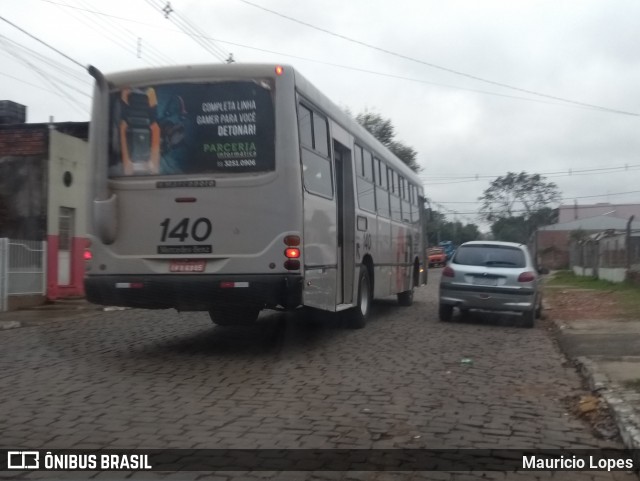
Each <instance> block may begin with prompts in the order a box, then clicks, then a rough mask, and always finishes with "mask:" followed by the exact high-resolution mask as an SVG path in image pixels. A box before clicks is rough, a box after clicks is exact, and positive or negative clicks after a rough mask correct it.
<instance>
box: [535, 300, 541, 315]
mask: <svg viewBox="0 0 640 481" xmlns="http://www.w3.org/2000/svg"><path fill="white" fill-rule="evenodd" d="M536 319H542V300H540V301H539V302H538V306H537V307H536Z"/></svg>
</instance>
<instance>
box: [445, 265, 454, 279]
mask: <svg viewBox="0 0 640 481" xmlns="http://www.w3.org/2000/svg"><path fill="white" fill-rule="evenodd" d="M455 275H456V273H455V272H454V270H453V269H452V268H451V267H449V266H446V267H445V268H444V269H442V276H443V277H454V276H455Z"/></svg>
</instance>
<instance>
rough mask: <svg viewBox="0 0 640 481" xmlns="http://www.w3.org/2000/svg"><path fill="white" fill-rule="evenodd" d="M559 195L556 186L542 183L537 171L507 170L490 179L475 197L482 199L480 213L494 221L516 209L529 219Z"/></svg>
mask: <svg viewBox="0 0 640 481" xmlns="http://www.w3.org/2000/svg"><path fill="white" fill-rule="evenodd" d="M559 198H560V192H559V191H558V186H557V185H556V184H554V183H553V182H545V181H544V177H542V176H541V175H540V174H527V173H526V172H520V173H519V174H516V173H514V172H508V173H507V175H505V176H500V177H498V178H497V179H496V180H494V181H492V182H491V185H490V186H489V188H487V189H485V191H484V193H483V195H482V197H479V198H478V200H480V201H482V207H481V208H480V213H481V215H482V216H483V217H484V218H485V219H486V220H487V221H489V222H495V221H497V220H499V219H504V218H509V217H514V214H515V213H516V212H523V216H524V217H525V219H529V218H530V217H531V216H532V215H533V214H534V213H536V212H538V211H540V210H542V209H543V208H544V207H548V205H549V204H551V203H553V202H557V201H558V200H559Z"/></svg>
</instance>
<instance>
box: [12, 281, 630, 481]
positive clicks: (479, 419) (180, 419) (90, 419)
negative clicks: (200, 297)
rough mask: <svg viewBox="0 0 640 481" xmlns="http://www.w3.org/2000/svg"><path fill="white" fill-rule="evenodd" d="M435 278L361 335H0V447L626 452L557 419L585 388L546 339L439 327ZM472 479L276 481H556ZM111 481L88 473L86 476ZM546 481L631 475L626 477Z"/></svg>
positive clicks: (483, 325)
mask: <svg viewBox="0 0 640 481" xmlns="http://www.w3.org/2000/svg"><path fill="white" fill-rule="evenodd" d="M437 277H438V272H437V271H432V273H431V278H430V286H429V287H427V288H423V289H421V290H420V291H419V292H418V293H417V294H416V296H415V297H416V299H415V303H414V305H413V306H412V307H408V308H402V307H398V306H397V304H396V302H395V299H388V300H382V301H380V302H377V303H376V304H375V307H374V313H373V316H372V319H371V321H370V323H369V325H368V326H367V327H366V328H365V329H362V330H348V329H345V328H343V327H341V326H340V324H339V323H338V322H328V323H310V322H307V321H306V319H305V317H304V316H303V315H299V314H295V315H292V314H289V315H284V314H279V313H271V314H267V315H263V316H262V317H261V318H260V321H259V323H258V324H257V325H256V326H253V327H237V328H233V327H224V328H223V327H214V326H213V325H212V324H211V322H210V321H209V319H208V317H207V315H205V314H201V313H176V312H174V311H157V312H154V311H143V310H126V311H115V312H105V313H103V314H100V315H98V316H95V315H92V316H89V317H87V318H86V319H80V320H70V321H55V322H52V323H51V324H50V325H42V326H34V327H24V328H19V329H12V330H7V331H0V385H1V386H2V389H0V412H1V413H3V415H2V416H0V432H1V433H2V436H1V438H0V443H1V445H2V446H4V447H7V448H9V447H12V448H15V447H17V446H20V447H24V448H28V447H41V448H46V449H54V448H74V447H75V448H274V447H275V448H347V449H350V448H422V447H430V448H434V447H437V448H572V449H578V448H597V447H603V446H607V447H621V445H619V444H617V443H615V442H611V441H602V440H598V439H596V438H595V437H594V436H593V435H592V433H591V430H590V428H589V427H588V426H587V425H585V424H584V423H583V422H582V421H580V420H578V419H575V418H573V417H572V416H571V415H569V414H568V413H567V409H566V403H565V400H566V399H567V398H569V397H571V396H575V395H577V394H580V393H581V392H582V391H581V390H580V380H579V378H578V376H577V374H576V373H575V371H574V369H573V368H571V367H570V366H568V365H566V363H565V359H564V358H563V357H562V355H561V354H560V353H559V351H558V350H557V347H556V346H555V344H554V342H553V340H552V339H551V338H550V337H549V333H548V331H547V330H546V329H544V328H543V327H542V326H537V327H536V328H534V329H523V328H518V327H513V326H511V325H509V322H508V319H507V322H504V319H505V318H500V319H499V320H498V321H497V322H486V321H489V320H490V319H487V318H479V317H472V318H471V319H470V320H468V321H465V322H453V323H446V324H445V323H440V322H438V320H437V303H436V295H437ZM463 358H468V359H471V360H472V364H464V363H461V360H462V359H463ZM73 474H76V475H78V474H82V473H73ZM83 474H85V477H86V476H87V474H89V473H83ZM154 475H155V476H159V474H157V473H136V474H134V475H133V476H132V478H131V479H138V478H145V477H151V478H153V476H154ZM481 475H482V473H475V474H473V475H471V474H463V473H458V474H451V473H442V472H439V473H428V474H425V473H400V474H395V475H394V474H392V473H347V474H343V473H330V472H325V473H315V474H310V473H282V474H279V475H277V476H275V479H457V480H461V481H462V480H467V479H549V478H551V477H552V476H551V474H548V473H540V472H535V473H518V474H517V475H515V474H513V473H511V474H510V475H508V476H507V475H506V474H504V473H497V472H492V473H485V477H483V478H481ZM47 476H48V477H51V473H49V474H48V475H47ZM47 476H45V474H43V473H40V474H39V475H38V474H33V473H32V474H31V475H27V476H26V477H27V478H28V479H31V478H37V477H47ZM202 476H203V475H202V473H182V474H181V475H180V476H179V477H176V478H175V479H198V478H199V477H202ZM266 476H267V475H260V473H244V474H242V475H241V476H238V475H231V474H229V477H227V476H222V475H221V474H219V475H217V477H216V476H212V477H203V478H202V479H261V478H262V477H266ZM0 477H3V475H0ZM4 477H6V475H5V476H4ZM65 477H67V476H65ZM76 477H78V476H76ZM122 477H123V475H122V474H119V473H99V474H98V475H97V478H96V479H120V478H122ZM553 478H554V479H603V480H604V479H619V480H621V479H636V478H635V477H633V476H631V475H630V474H628V473H623V472H617V473H606V472H604V473H603V472H598V473H593V472H591V473H560V474H557V473H556V476H554V477H553ZM162 479H168V478H166V477H163V478H162ZM171 479H174V478H171Z"/></svg>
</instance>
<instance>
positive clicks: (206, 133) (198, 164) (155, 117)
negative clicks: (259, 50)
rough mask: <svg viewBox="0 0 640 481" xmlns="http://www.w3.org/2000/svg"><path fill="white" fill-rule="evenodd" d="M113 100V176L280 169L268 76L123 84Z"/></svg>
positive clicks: (111, 151)
mask: <svg viewBox="0 0 640 481" xmlns="http://www.w3.org/2000/svg"><path fill="white" fill-rule="evenodd" d="M110 101H111V106H110V107H111V124H110V135H111V139H110V140H111V142H110V155H109V175H110V176H111V177H119V176H139V175H181V174H207V173H223V172H260V171H269V170H273V169H274V159H275V147H274V145H275V138H274V127H273V126H274V108H273V100H272V91H271V90H270V88H269V86H268V85H267V84H265V83H260V82H246V81H243V82H217V83H175V84H161V85H155V86H144V87H136V88H127V89H122V90H119V91H116V92H114V93H112V94H111V99H110Z"/></svg>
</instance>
